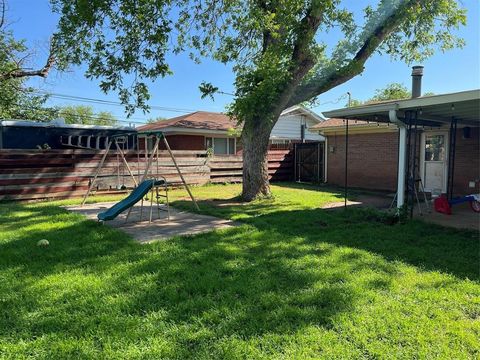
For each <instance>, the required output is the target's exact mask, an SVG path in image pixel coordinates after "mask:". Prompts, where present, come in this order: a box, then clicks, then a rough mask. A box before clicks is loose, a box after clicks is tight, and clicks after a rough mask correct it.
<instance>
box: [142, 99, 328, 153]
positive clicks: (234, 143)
mask: <svg viewBox="0 0 480 360" xmlns="http://www.w3.org/2000/svg"><path fill="white" fill-rule="evenodd" d="M321 121H323V118H321V117H319V116H318V115H316V114H315V113H313V112H312V111H310V110H308V109H306V108H304V107H302V106H295V107H292V108H289V109H286V110H285V111H284V112H283V113H282V115H281V116H280V118H279V120H278V122H277V123H276V124H275V126H274V128H273V130H272V134H271V138H270V144H271V145H270V146H271V148H275V149H285V148H290V147H291V146H292V144H294V143H296V142H302V141H323V136H321V135H319V134H315V133H311V132H309V128H310V127H312V126H314V125H316V124H318V123H320V122H321ZM138 130H140V131H148V130H161V131H162V132H163V133H164V134H165V136H166V137H167V139H168V143H169V145H170V147H171V148H172V149H174V150H206V149H213V152H214V153H215V154H218V155H220V154H222V155H234V154H238V153H240V152H241V143H240V138H239V133H240V131H241V128H240V127H239V126H238V124H237V123H236V121H235V120H233V119H231V118H230V117H228V116H227V115H225V114H222V113H214V112H207V111H196V112H194V113H190V114H187V115H182V116H178V117H175V118H172V119H168V120H160V121H157V122H155V123H151V124H147V125H144V126H141V127H139V128H138ZM149 146H151V144H149Z"/></svg>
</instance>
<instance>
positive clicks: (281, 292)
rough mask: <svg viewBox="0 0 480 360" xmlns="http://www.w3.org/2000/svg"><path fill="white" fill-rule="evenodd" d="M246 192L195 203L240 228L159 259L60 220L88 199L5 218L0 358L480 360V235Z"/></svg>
mask: <svg viewBox="0 0 480 360" xmlns="http://www.w3.org/2000/svg"><path fill="white" fill-rule="evenodd" d="M240 191H241V186H240V185H216V186H203V187H196V188H194V193H195V195H196V197H197V198H198V199H199V204H200V208H201V212H202V213H204V214H209V215H214V216H218V217H222V218H228V219H232V220H236V221H238V222H239V223H240V224H241V225H240V226H238V227H234V228H231V229H223V230H217V231H213V232H209V233H205V234H200V235H195V236H187V237H177V238H173V239H170V240H167V241H160V242H154V243H151V244H139V243H137V242H135V241H134V240H132V239H131V238H130V237H129V236H128V235H126V234H124V233H122V232H121V231H119V230H115V229H112V228H110V227H109V226H105V225H101V224H99V223H96V222H94V221H91V220H86V219H85V218H84V217H82V216H81V215H79V214H74V213H69V212H67V211H66V210H65V209H63V208H62V207H60V205H66V204H74V203H78V202H79V201H78V200H65V201H56V202H52V201H51V202H36V203H2V204H0V358H45V359H55V358H91V359H101V358H142V359H146V358H155V359H158V358H163V359H186V358H195V359H211V358H227V359H247V358H248V359H253V358H255V359H261V358H269V359H271V358H328V359H331V358H342V359H349V358H351V359H358V358H406V359H411V358H446V359H462V358H463V359H467V358H468V359H471V358H478V357H479V356H480V342H479V338H480V284H479V281H480V274H479V263H480V246H479V241H478V239H479V238H478V236H479V234H478V232H474V231H465V230H463V231H462V230H455V229H450V228H444V227H440V226H437V225H431V224H426V223H423V222H421V221H419V220H414V221H410V222H408V223H405V224H402V223H398V224H392V223H391V222H390V221H389V218H388V217H387V216H385V215H384V214H381V213H379V212H377V211H375V210H369V209H359V208H349V209H347V210H344V209H321V207H322V206H323V205H326V204H328V203H332V202H339V201H342V197H341V194H340V193H338V192H336V191H335V190H332V189H328V188H316V187H313V186H306V185H305V186H301V185H295V184H288V183H285V184H282V183H280V184H277V185H275V186H273V187H272V191H273V194H274V199H271V200H261V201H255V202H252V203H249V204H242V203H240V202H238V201H237V200H236V196H237V195H238V194H239V193H240ZM172 195H173V198H174V204H175V206H177V207H179V208H183V209H188V210H191V211H193V207H192V204H191V203H190V202H189V201H187V200H186V194H185V192H184V191H183V190H176V191H174V192H172ZM103 200H106V199H105V198H92V199H90V201H103ZM40 239H48V240H49V242H50V246H48V247H45V248H43V247H38V246H37V245H36V244H37V242H38V241H39V240H40Z"/></svg>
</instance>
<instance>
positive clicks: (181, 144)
mask: <svg viewBox="0 0 480 360" xmlns="http://www.w3.org/2000/svg"><path fill="white" fill-rule="evenodd" d="M166 138H167V141H168V145H170V148H171V149H172V150H205V137H204V136H203V135H167V136H166ZM139 145H140V149H141V150H143V149H145V138H140V139H139ZM160 150H165V144H164V143H163V141H160Z"/></svg>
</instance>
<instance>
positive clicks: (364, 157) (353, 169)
mask: <svg viewBox="0 0 480 360" xmlns="http://www.w3.org/2000/svg"><path fill="white" fill-rule="evenodd" d="M412 141H413V140H412ZM418 141H420V140H418ZM331 146H333V147H334V148H335V151H334V152H333V153H331V152H330V147H331ZM412 146H413V145H412ZM479 153H480V129H479V128H471V130H470V138H469V139H464V138H463V130H462V127H459V128H458V130H457V139H456V155H455V171H454V182H453V184H454V186H453V192H454V194H455V195H465V194H473V193H480V186H479V183H478V180H479V179H480V158H479ZM327 157H328V160H327V167H328V170H327V171H328V173H327V181H328V183H329V184H333V185H340V186H343V184H344V176H345V175H344V174H345V135H343V134H339V135H337V136H328V149H327ZM348 159H349V160H348V168H349V169H348V183H349V186H351V187H358V188H365V189H375V190H391V191H395V190H396V187H397V162H398V133H397V132H391V133H390V132H389V133H375V134H350V136H349V152H348ZM416 161H417V164H419V159H418V154H417V160H416ZM470 181H477V182H476V185H475V188H470V187H469V182H470Z"/></svg>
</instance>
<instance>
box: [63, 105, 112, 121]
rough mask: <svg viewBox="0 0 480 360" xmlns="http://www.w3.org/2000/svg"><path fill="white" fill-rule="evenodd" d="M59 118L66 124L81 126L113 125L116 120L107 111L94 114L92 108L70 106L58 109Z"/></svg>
mask: <svg viewBox="0 0 480 360" xmlns="http://www.w3.org/2000/svg"><path fill="white" fill-rule="evenodd" d="M58 116H59V117H61V118H63V119H64V120H65V122H66V123H67V124H82V125H115V124H117V119H116V118H115V116H114V115H113V114H112V113H111V112H108V111H99V112H97V113H95V111H94V109H93V107H91V106H87V105H70V106H65V107H62V108H60V110H59V114H58Z"/></svg>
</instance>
